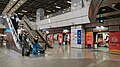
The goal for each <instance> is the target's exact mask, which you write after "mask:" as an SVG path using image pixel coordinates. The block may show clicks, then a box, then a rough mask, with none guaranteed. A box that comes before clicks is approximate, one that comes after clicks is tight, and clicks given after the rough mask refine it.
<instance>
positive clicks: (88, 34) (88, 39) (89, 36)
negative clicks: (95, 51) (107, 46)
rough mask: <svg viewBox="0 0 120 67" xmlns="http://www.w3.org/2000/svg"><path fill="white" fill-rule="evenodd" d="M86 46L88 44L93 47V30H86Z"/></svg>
mask: <svg viewBox="0 0 120 67" xmlns="http://www.w3.org/2000/svg"><path fill="white" fill-rule="evenodd" d="M85 40H86V46H88V45H89V44H90V45H91V46H92V47H93V32H86V38H85Z"/></svg>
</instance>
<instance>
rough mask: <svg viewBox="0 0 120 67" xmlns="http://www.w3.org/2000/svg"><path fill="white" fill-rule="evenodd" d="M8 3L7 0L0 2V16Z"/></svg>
mask: <svg viewBox="0 0 120 67" xmlns="http://www.w3.org/2000/svg"><path fill="white" fill-rule="evenodd" d="M8 3H9V0H0V14H1V13H2V12H3V10H4V9H5V7H6V5H7V4H8Z"/></svg>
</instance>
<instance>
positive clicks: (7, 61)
mask: <svg viewBox="0 0 120 67" xmlns="http://www.w3.org/2000/svg"><path fill="white" fill-rule="evenodd" d="M119 64H120V55H114V54H109V52H104V51H102V50H98V51H94V50H88V49H76V48H70V46H54V49H47V51H46V54H45V55H41V56H39V57H33V56H31V57H22V56H21V54H19V53H17V52H15V51H13V50H9V49H5V48H0V67H114V66H115V67H120V65H119Z"/></svg>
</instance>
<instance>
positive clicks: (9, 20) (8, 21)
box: [6, 16, 21, 49]
mask: <svg viewBox="0 0 120 67" xmlns="http://www.w3.org/2000/svg"><path fill="white" fill-rule="evenodd" d="M6 20H7V23H8V26H9V28H10V30H11V31H12V32H11V33H12V36H13V39H14V41H15V44H17V40H18V42H19V46H20V44H21V41H20V39H19V37H18V35H17V33H16V30H15V28H14V26H13V24H12V21H11V19H10V17H8V16H7V18H6ZM14 35H15V38H14ZM16 47H17V48H18V49H21V48H20V47H18V46H16Z"/></svg>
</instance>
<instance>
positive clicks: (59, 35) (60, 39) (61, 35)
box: [58, 33, 63, 45]
mask: <svg viewBox="0 0 120 67" xmlns="http://www.w3.org/2000/svg"><path fill="white" fill-rule="evenodd" d="M62 42H63V34H61V33H59V34H58V43H59V44H60V45H61V44H62Z"/></svg>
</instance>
